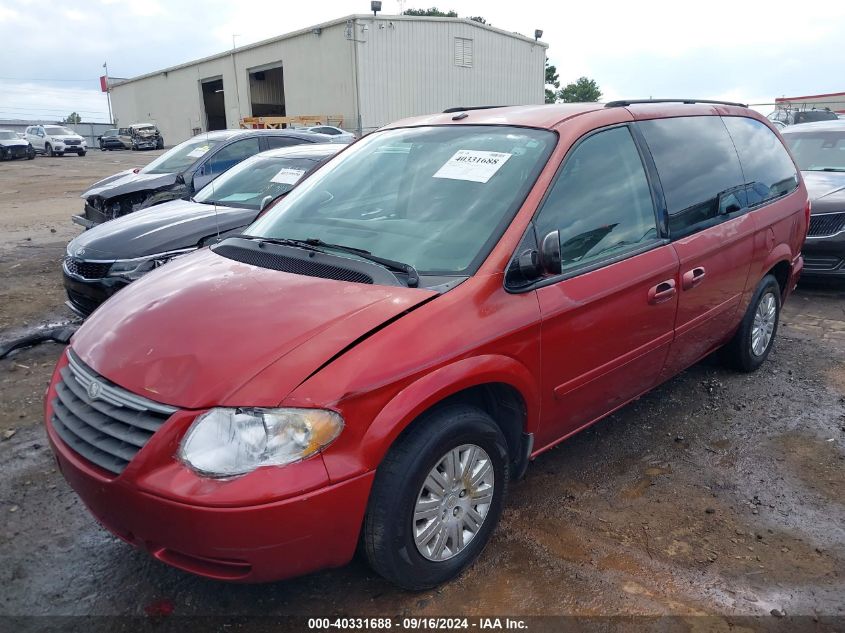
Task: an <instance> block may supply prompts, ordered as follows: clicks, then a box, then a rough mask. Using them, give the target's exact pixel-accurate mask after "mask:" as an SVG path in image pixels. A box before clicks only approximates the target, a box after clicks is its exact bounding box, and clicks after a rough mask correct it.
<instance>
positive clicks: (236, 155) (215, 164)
mask: <svg viewBox="0 0 845 633" xmlns="http://www.w3.org/2000/svg"><path fill="white" fill-rule="evenodd" d="M257 153H258V139H257V138H255V137H253V138H247V139H244V140H242V141H235V142H234V143H232V144H231V145H227V146H226V147H224V148H222V149H221V150H220V151H219V152H217V153H216V154H215V155H214V156H212V157H211V158H209V159H208V162H207V163H206V164H205V173H206V174H222V173H223V172H224V171H226V170H227V169H229V168H230V167H233V166H235V165H237V164H238V163H239V162H241V161H242V160H243V159H245V158H249V157H250V156H255V154H257Z"/></svg>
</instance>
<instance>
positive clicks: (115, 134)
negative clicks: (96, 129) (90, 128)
mask: <svg viewBox="0 0 845 633" xmlns="http://www.w3.org/2000/svg"><path fill="white" fill-rule="evenodd" d="M103 136H117V130H106V131H105V132H104V133H103Z"/></svg>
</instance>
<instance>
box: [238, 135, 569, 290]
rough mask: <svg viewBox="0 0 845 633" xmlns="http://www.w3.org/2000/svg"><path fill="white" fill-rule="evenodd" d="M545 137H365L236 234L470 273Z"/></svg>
mask: <svg viewBox="0 0 845 633" xmlns="http://www.w3.org/2000/svg"><path fill="white" fill-rule="evenodd" d="M556 140H557V137H556V135H555V134H554V133H553V132H550V131H548V130H536V129H527V128H514V127H507V126H486V125H447V126H433V127H414V128H402V129H394V130H385V131H382V132H375V133H373V134H370V135H369V136H367V137H365V138H364V139H363V140H361V141H359V142H358V143H356V144H355V145H352V146H351V147H350V148H349V149H347V150H345V151H344V152H342V153H340V154H339V155H337V156H336V157H335V158H333V159H332V160H331V161H329V162H328V163H327V164H326V165H325V166H324V167H323V168H321V169H320V170H318V171H317V172H315V173H314V174H313V175H312V176H311V177H310V178H308V179H307V180H305V181H304V182H303V183H302V184H301V185H299V186H298V187H296V189H294V190H293V191H292V192H291V193H290V194H289V195H288V196H287V197H286V198H285V199H284V200H282V201H281V202H280V203H279V204H278V205H277V206H275V207H273V209H271V210H270V211H269V212H268V213H267V214H266V215H265V216H264V217H262V218H261V219H259V220H258V221H257V222H256V223H255V224H253V225H252V226H250V227H248V228H247V229H246V230H245V231H244V232H245V233H248V234H250V235H257V236H261V237H275V238H293V239H300V240H304V239H309V238H316V239H320V240H322V241H324V242H329V243H335V244H343V245H346V246H352V247H355V248H359V249H364V250H367V251H369V252H370V253H372V254H373V255H377V256H380V257H384V258H388V259H394V260H398V261H401V262H405V263H408V264H411V265H412V266H414V267H416V268H417V270H418V271H419V273H420V274H423V275H425V274H440V275H448V274H472V272H474V269H476V268H477V267H478V265H480V263H481V261H482V260H483V258H484V257H486V255H487V253H489V251H490V249H491V248H492V247H493V244H494V243H495V241H496V240H498V239H499V237H500V235H501V233H502V232H503V231H504V229H505V228H506V227H507V225H508V224H509V223H510V221H511V220H512V218H513V216H514V214H515V213H516V211H517V209H518V208H519V206H520V205H521V204H522V202H523V201H524V199H525V196H526V195H527V194H528V191H529V190H530V188H531V186H532V185H533V183H534V181H535V180H536V178H537V176H538V175H539V173H540V170H541V169H542V168H543V166H544V165H545V164H546V161H547V160H548V157H549V154H550V153H551V151H552V149H553V147H554V145H555V143H556Z"/></svg>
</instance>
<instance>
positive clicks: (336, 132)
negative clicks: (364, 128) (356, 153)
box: [305, 125, 358, 143]
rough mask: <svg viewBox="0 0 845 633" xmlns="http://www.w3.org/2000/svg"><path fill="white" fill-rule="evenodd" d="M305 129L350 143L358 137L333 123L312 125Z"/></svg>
mask: <svg viewBox="0 0 845 633" xmlns="http://www.w3.org/2000/svg"><path fill="white" fill-rule="evenodd" d="M305 129H306V130H308V131H309V132H317V133H318V134H328V135H329V136H331V137H333V139H334V141H335V142H338V141H341V142H346V143H352V142H353V141H355V140H356V139H357V138H358V137H357V136H355V135H354V134H353V133H352V132H347V131H346V130H343V129H341V128H339V127H335V126H334V125H315V126H314V127H308V128H305Z"/></svg>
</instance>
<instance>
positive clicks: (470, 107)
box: [443, 105, 510, 114]
mask: <svg viewBox="0 0 845 633" xmlns="http://www.w3.org/2000/svg"><path fill="white" fill-rule="evenodd" d="M509 107H510V106H504V105H497V106H467V107H462V106H461V107H455V108H446V109H445V110H443V114H452V113H453V112H464V111H466V110H490V109H492V108H509Z"/></svg>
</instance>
